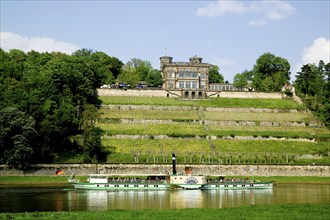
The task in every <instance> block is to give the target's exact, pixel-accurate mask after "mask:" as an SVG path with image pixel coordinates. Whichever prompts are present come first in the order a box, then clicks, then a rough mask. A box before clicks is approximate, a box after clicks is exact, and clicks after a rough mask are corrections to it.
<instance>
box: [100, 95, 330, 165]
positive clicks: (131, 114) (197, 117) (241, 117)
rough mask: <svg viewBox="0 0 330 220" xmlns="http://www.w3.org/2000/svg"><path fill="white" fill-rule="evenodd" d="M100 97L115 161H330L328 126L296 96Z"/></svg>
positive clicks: (103, 123) (111, 157)
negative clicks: (208, 97) (173, 159)
mask: <svg viewBox="0 0 330 220" xmlns="http://www.w3.org/2000/svg"><path fill="white" fill-rule="evenodd" d="M100 98H101V100H102V105H101V109H100V111H101V113H102V114H101V115H102V116H101V118H99V120H98V126H99V127H100V128H102V129H103V130H104V136H103V139H102V143H103V145H104V147H105V148H106V149H107V151H108V152H109V156H108V162H111V163H116V162H117V163H132V162H133V163H134V162H139V163H168V162H170V161H171V158H170V156H171V153H172V152H175V153H176V154H177V155H178V162H179V163H180V162H181V163H210V164H212V163H217V164H218V163H222V164H242V163H243V164H246V163H249V164H312V163H314V164H327V165H329V164H330V162H329V152H330V142H329V140H330V131H329V130H328V129H327V128H325V127H322V126H321V125H320V124H319V123H318V122H317V120H316V119H315V118H314V117H313V115H312V114H311V113H309V112H308V111H305V110H304V108H303V106H302V105H298V104H297V103H295V102H294V101H291V100H280V99H226V98H213V99H210V100H195V101H194V100H178V99H174V98H162V97H117V96H104V97H100ZM275 106H277V107H276V108H275Z"/></svg>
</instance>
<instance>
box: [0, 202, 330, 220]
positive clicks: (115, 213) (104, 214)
mask: <svg viewBox="0 0 330 220" xmlns="http://www.w3.org/2000/svg"><path fill="white" fill-rule="evenodd" d="M329 216H330V205H329V204H319V205H318V204H316V205H311V204H303V205H271V206H247V207H238V208H224V209H171V210H150V209H145V210H111V211H82V212H26V213H0V219H47V220H49V219H62V220H66V219H68V220H71V219H77V220H78V219H89V220H92V219H139V220H142V219H146V220H151V219H212V220H213V219H242V220H245V219H249V220H250V219H274V220H279V219H286V220H289V219H299V220H305V219H306V220H311V219H313V220H314V219H315V220H323V219H324V220H328V219H329Z"/></svg>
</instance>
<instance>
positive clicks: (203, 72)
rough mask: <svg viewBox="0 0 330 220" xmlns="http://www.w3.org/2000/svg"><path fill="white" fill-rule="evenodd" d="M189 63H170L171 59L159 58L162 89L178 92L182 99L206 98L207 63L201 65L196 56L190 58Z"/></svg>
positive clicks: (199, 59)
mask: <svg viewBox="0 0 330 220" xmlns="http://www.w3.org/2000/svg"><path fill="white" fill-rule="evenodd" d="M189 61H190V62H172V57H170V56H163V57H160V71H161V74H162V77H163V86H162V88H163V89H165V90H167V91H170V90H180V91H181V97H183V98H191V99H195V98H206V90H208V88H209V83H208V82H209V78H208V74H209V68H210V67H211V65H210V64H208V63H203V62H202V58H201V57H198V56H194V57H191V58H190V59H189Z"/></svg>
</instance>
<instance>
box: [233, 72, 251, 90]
mask: <svg viewBox="0 0 330 220" xmlns="http://www.w3.org/2000/svg"><path fill="white" fill-rule="evenodd" d="M233 85H234V87H235V88H236V89H240V90H241V91H242V90H244V88H246V87H247V85H248V82H247V79H246V77H245V76H244V75H243V74H240V73H237V74H236V75H235V76H234V82H233Z"/></svg>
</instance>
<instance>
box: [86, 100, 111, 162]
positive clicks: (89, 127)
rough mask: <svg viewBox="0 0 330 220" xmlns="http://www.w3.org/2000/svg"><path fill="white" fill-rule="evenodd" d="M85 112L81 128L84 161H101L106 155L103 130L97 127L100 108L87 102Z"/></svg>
mask: <svg viewBox="0 0 330 220" xmlns="http://www.w3.org/2000/svg"><path fill="white" fill-rule="evenodd" d="M84 109H85V110H84V112H83V120H82V125H81V129H82V130H83V135H82V136H83V144H82V146H81V147H82V148H83V151H84V162H93V163H96V162H99V161H100V160H103V159H104V158H105V157H104V156H105V153H104V152H103V151H102V145H101V136H102V130H101V129H100V128H98V127H96V125H95V124H96V120H97V119H98V118H99V117H100V113H99V112H98V111H97V110H98V109H97V108H96V107H95V106H94V105H90V104H86V106H85V108H84Z"/></svg>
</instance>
